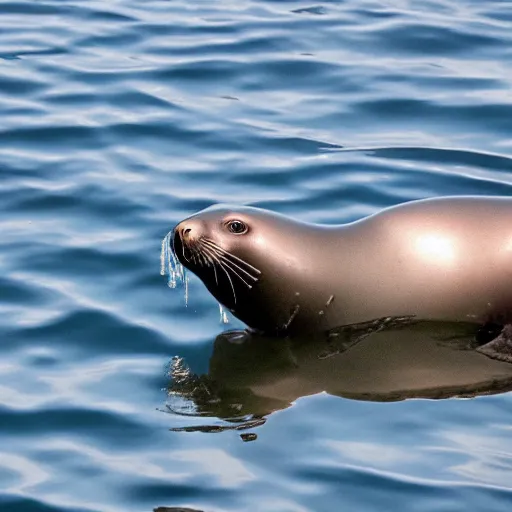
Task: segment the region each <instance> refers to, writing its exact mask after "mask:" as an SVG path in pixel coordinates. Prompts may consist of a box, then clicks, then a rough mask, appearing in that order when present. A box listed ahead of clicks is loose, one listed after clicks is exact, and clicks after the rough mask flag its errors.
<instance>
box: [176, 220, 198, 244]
mask: <svg viewBox="0 0 512 512" xmlns="http://www.w3.org/2000/svg"><path fill="white" fill-rule="evenodd" d="M176 237H179V238H180V239H181V241H182V242H183V243H185V244H186V243H187V242H191V241H193V240H197V239H199V238H200V237H201V229H200V226H199V225H198V224H197V223H195V222H194V221H193V220H184V221H183V222H180V223H179V224H178V225H177V226H176V227H175V228H174V238H175V239H176Z"/></svg>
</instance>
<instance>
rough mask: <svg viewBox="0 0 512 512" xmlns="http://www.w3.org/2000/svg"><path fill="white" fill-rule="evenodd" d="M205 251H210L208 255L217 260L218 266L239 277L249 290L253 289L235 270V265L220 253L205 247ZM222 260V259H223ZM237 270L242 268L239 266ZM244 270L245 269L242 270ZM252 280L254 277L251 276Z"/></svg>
mask: <svg viewBox="0 0 512 512" xmlns="http://www.w3.org/2000/svg"><path fill="white" fill-rule="evenodd" d="M203 250H204V251H205V252H206V251H208V253H209V254H210V255H211V256H212V257H214V258H215V260H216V262H217V264H218V265H220V266H222V267H224V269H225V270H228V271H230V272H231V273H232V274H233V275H234V276H236V277H238V279H240V281H242V283H244V284H245V286H247V288H249V290H250V289H251V288H252V285H251V284H249V283H248V282H247V281H246V280H245V279H244V278H243V277H242V276H241V275H240V274H239V273H238V272H237V271H236V270H235V268H233V265H234V263H233V262H232V261H230V260H228V259H227V258H222V254H219V253H218V252H216V251H215V250H214V249H213V248H212V247H205V246H203ZM221 258H222V259H221ZM236 268H240V267H238V265H237V266H236ZM241 270H243V269H241ZM250 277H251V278H252V277H253V276H250Z"/></svg>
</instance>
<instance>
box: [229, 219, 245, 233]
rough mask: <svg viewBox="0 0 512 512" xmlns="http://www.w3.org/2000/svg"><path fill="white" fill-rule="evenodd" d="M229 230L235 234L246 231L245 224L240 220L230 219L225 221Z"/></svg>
mask: <svg viewBox="0 0 512 512" xmlns="http://www.w3.org/2000/svg"><path fill="white" fill-rule="evenodd" d="M227 226H228V229H229V231H231V233H234V234H235V235H243V234H244V233H247V226H246V225H245V224H244V223H243V222H242V221H241V220H230V221H229V222H228V223H227Z"/></svg>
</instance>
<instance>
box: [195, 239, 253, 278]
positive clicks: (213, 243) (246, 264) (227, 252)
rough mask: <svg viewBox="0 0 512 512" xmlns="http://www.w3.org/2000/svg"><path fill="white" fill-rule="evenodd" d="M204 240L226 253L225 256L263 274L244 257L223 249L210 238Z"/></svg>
mask: <svg viewBox="0 0 512 512" xmlns="http://www.w3.org/2000/svg"><path fill="white" fill-rule="evenodd" d="M203 242H204V243H205V244H207V245H209V246H210V247H212V248H213V249H216V250H217V251H219V252H220V253H222V254H224V255H225V256H227V257H229V258H231V259H232V260H235V261H236V262H238V263H240V264H242V265H245V266H246V267H247V268H248V270H252V271H253V272H255V273H256V274H257V275H260V274H261V271H260V270H259V269H257V268H256V267H253V266H252V265H251V264H250V263H247V261H245V260H243V259H242V258H239V257H238V256H235V255H234V254H232V253H230V252H229V251H226V249H223V248H222V247H220V246H219V245H217V244H216V243H215V242H214V241H213V240H210V239H209V238H205V239H203ZM246 272H247V271H246Z"/></svg>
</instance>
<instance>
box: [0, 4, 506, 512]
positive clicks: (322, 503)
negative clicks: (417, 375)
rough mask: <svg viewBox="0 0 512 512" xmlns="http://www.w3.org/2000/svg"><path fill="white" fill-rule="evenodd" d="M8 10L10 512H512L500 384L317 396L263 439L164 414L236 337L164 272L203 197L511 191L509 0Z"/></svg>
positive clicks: (5, 309)
mask: <svg viewBox="0 0 512 512" xmlns="http://www.w3.org/2000/svg"><path fill="white" fill-rule="evenodd" d="M0 13H1V14H2V31H1V32H0V113H1V120H2V122H1V124H0V175H1V177H2V179H0V212H1V213H2V215H1V216H0V228H1V232H2V237H1V239H0V270H1V271H2V273H1V277H0V336H1V339H2V348H1V351H2V358H1V363H0V425H1V426H0V436H1V437H0V438H1V439H2V441H3V444H2V446H3V451H2V453H1V454H0V484H1V486H2V489H3V491H2V493H1V494H0V508H5V509H6V510H11V509H12V510H14V509H19V510H26V511H34V512H67V511H70V512H71V511H73V512H76V511H78V512H82V511H83V512H85V511H88V512H110V511H112V512H114V511H116V512H117V511H118V510H121V509H122V510H123V511H134V512H135V511H141V510H147V511H149V510H153V509H155V508H157V507H164V506H168V507H179V506H183V507H188V508H190V509H198V510H205V511H206V510H218V511H220V510H222V511H223V512H227V511H229V510H233V511H234V510H253V511H258V510H265V511H266V512H268V511H273V510H275V511H279V512H284V511H286V512H288V511H290V512H291V511H297V512H298V511H300V512H303V511H306V510H319V511H320V510H337V509H339V508H340V506H341V508H343V505H345V508H348V509H354V510H365V511H366V510H368V511H370V510H382V509H383V508H389V509H395V508H398V509H404V510H405V509H407V508H410V502H411V500H414V503H415V507H416V508H417V509H418V510H432V509H443V510H460V509H463V508H468V509H471V510H486V511H487V510H496V511H501V510H503V511H505V510H508V508H509V507H508V504H509V501H510V497H511V492H512V487H511V486H510V483H509V482H508V480H507V475H508V473H509V472H510V461H511V460H512V455H511V448H510V443H509V442H508V437H507V432H508V431H507V428H508V427H507V425H510V424H511V421H512V419H511V418H510V414H509V411H510V399H511V398H510V395H506V394H504V395H499V396H494V397H481V398H479V399H477V400H471V401H462V400H450V401H439V402H433V401H421V400H415V401H408V402H405V403H403V404H367V403H362V402H354V401H347V400H343V399H340V398H338V397H334V396H327V395H326V394H319V395H316V396H312V397H309V398H304V399H300V400H297V401H296V403H294V404H293V407H290V408H288V409H286V410H285V411H281V412H278V413H275V414H272V415H270V416H269V417H268V418H264V419H262V420H258V421H260V423H261V425H260V426H259V427H258V429H257V431H256V430H255V432H252V431H251V429H249V431H247V432H245V433H246V434H248V436H247V437H246V438H245V440H246V441H248V440H250V441H251V442H242V439H240V437H239V434H240V432H238V431H237V430H236V429H232V430H229V429H221V430H222V431H220V432H218V433H217V434H205V433H203V432H200V431H196V432H188V433H183V432H178V431H177V430H179V429H180V428H181V427H183V426H186V425H185V424H184V423H183V421H184V420H183V418H182V417H180V416H178V415H175V416H173V415H170V414H164V413H162V412H161V411H162V410H164V409H165V407H164V405H165V402H166V394H165V392H164V391H163V388H165V386H166V379H167V377H168V376H167V370H166V364H167V363H168V361H169V360H171V358H172V357H173V356H174V355H179V356H181V357H185V358H186V360H187V361H188V362H189V363H190V365H191V368H192V371H193V372H195V373H198V374H201V373H205V372H207V370H208V367H209V361H210V357H211V355H212V340H213V339H214V338H215V336H216V335H217V334H218V333H219V332H220V331H221V330H223V329H226V326H225V325H224V324H221V323H220V322H219V315H218V305H217V304H216V302H215V301H214V300H213V298H212V297H211V296H210V295H209V294H208V293H207V292H206V290H205V289H204V287H203V286H202V285H201V283H199V282H198V280H196V279H194V278H192V279H191V282H190V290H189V293H190V297H189V305H188V306H187V307H185V304H184V303H185V301H184V296H183V290H179V289H178V290H174V291H170V290H169V289H168V288H167V286H166V284H165V279H164V278H161V276H160V275H159V264H158V256H159V251H160V241H161V240H162V238H163V237H164V236H165V234H166V233H168V232H169V230H170V229H171V228H172V227H173V226H174V224H175V223H176V222H178V221H179V220H181V219H183V218H184V217H186V216H188V215H190V214H191V213H193V212H195V211H197V210H200V209H202V208H205V207H207V206H209V205H210V204H212V203H218V202H239V203H245V204H253V205H258V206H263V207H267V208H271V209H274V210H277V211H280V212H283V213H286V214H289V215H292V216H294V217H297V218H300V219H303V220H309V221H318V222H327V223H339V222H348V221H352V220H355V219H357V218H360V217H361V216H364V215H368V214H370V213H374V212H375V211H378V210H379V209H380V208H383V207H386V206H390V205H393V204H396V203H399V202H402V201H407V200H411V199H417V198H423V197H433V196H439V195H447V194H453V195H460V194H489V195H509V194H510V193H511V185H512V182H511V178H510V177H511V176H512V173H511V171H512V135H511V131H510V126H511V125H510V119H511V118H512V96H511V94H510V91H511V89H512V74H511V73H510V61H511V58H512V31H511V30H510V23H511V21H512V14H511V13H512V9H511V8H510V2H508V1H499V0H491V1H487V2H477V1H475V0H462V1H460V2H447V1H446V0H428V1H423V2H419V1H416V0H400V1H399V2H389V1H386V0H384V1H380V2H375V1H373V0H363V1H358V2H355V1H351V0H347V1H345V2H338V1H325V2H320V3H315V2H300V1H292V2H282V1H274V0H242V1H238V2H233V1H231V2H229V1H228V2H226V1H224V2H221V3H211V2H210V3H208V2H203V1H200V2H195V3H190V2H188V3H187V2H184V1H182V0H178V1H174V2H168V1H165V0H152V1H150V2H144V3H140V2H135V1H133V0H114V1H112V2H105V1H102V0H94V1H92V2H83V1H80V0H70V1H67V2H59V1H54V0H44V1H40V2H32V1H28V0H8V1H3V2H0ZM227 327H232V328H235V327H241V324H240V323H238V322H237V321H235V320H231V324H230V325H228V326H227ZM257 363H258V361H256V362H255V364H257ZM204 420H205V422H206V423H205V424H208V425H211V424H216V418H204ZM227 424H228V425H229V422H227ZM170 430H171V431H170ZM256 432H257V434H256ZM253 434H254V435H253ZM161 510H165V509H164V508H161ZM169 510H172V508H170V509H169Z"/></svg>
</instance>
